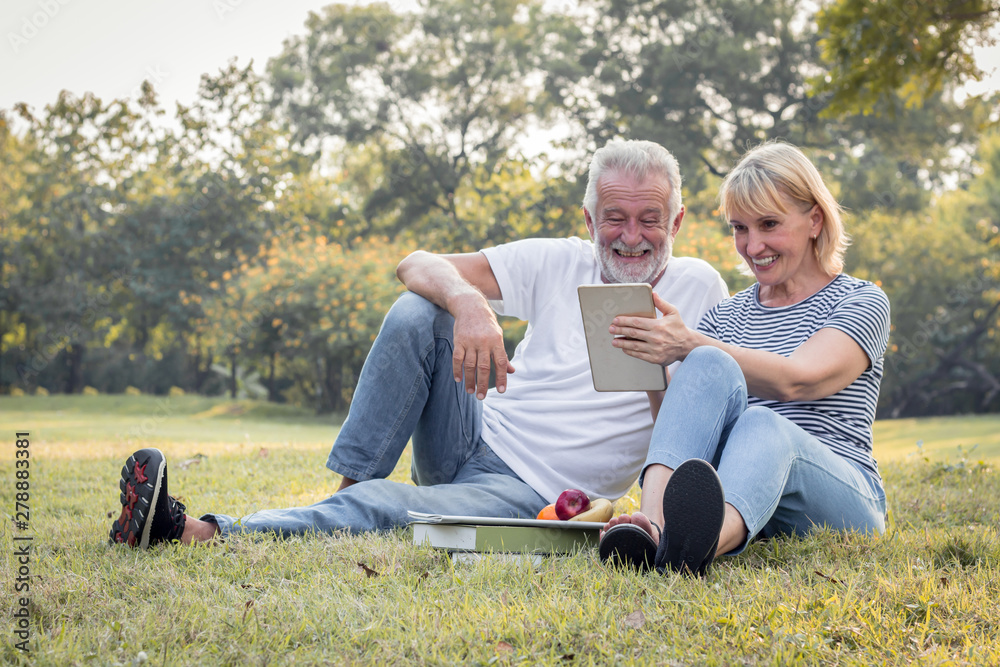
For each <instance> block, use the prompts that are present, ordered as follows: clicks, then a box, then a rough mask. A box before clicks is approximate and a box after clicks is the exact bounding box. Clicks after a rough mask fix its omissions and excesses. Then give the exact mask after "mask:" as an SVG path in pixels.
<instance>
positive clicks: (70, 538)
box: [0, 396, 1000, 665]
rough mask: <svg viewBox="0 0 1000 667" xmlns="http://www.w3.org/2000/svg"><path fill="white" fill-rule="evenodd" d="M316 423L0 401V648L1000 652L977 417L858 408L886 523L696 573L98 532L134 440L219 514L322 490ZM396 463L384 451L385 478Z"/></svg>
mask: <svg viewBox="0 0 1000 667" xmlns="http://www.w3.org/2000/svg"><path fill="white" fill-rule="evenodd" d="M338 424H339V420H337V419H332V418H327V419H323V418H318V417H315V416H313V415H310V414H308V413H304V412H301V411H298V410H295V409H293V408H285V407H282V406H268V405H266V404H256V403H247V402H237V403H233V402H230V401H225V400H220V399H205V398H200V397H191V396H180V397H170V398H156V397H131V396H130V397H124V396H94V397H92V396H75V397H57V396H52V397H44V398H43V397H18V398H9V397H4V398H0V427H2V428H0V432H2V433H4V434H5V435H4V437H3V439H2V445H0V479H2V480H3V484H2V485H0V503H2V506H3V508H4V509H3V511H4V513H5V514H6V515H13V514H14V511H15V501H16V499H15V493H17V492H18V491H16V489H15V486H14V485H15V468H14V461H15V451H16V449H15V443H14V440H15V435H14V434H15V432H19V431H22V432H23V431H28V432H29V433H30V436H29V440H30V454H31V459H30V461H31V468H30V473H31V476H30V500H29V503H30V509H31V519H30V528H29V529H28V530H27V531H17V530H15V529H14V528H13V526H12V524H11V522H10V521H5V522H3V535H4V540H5V541H4V558H3V561H2V567H3V579H4V582H5V593H4V595H3V596H0V615H2V616H3V617H4V618H6V619H8V620H9V621H10V619H13V618H14V617H13V614H14V613H15V612H17V611H18V610H19V609H20V607H19V599H18V595H14V594H12V593H11V591H13V582H15V581H16V580H17V577H18V571H19V567H20V564H19V563H18V562H17V560H16V558H15V557H14V556H13V552H14V549H13V547H12V545H16V544H22V543H23V541H19V542H17V543H15V542H14V540H13V538H14V537H24V536H26V535H28V536H31V537H32V538H33V541H32V547H33V552H32V554H31V561H30V565H29V568H30V575H29V577H30V578H29V580H28V581H29V583H30V591H29V593H28V596H29V598H28V599H29V604H28V607H27V608H28V611H29V614H30V618H31V625H30V628H31V637H30V640H29V645H28V646H29V648H30V653H27V654H25V653H22V652H20V651H19V650H17V649H16V648H15V644H16V643H17V642H18V641H20V639H19V638H18V637H17V636H16V635H15V634H14V630H15V629H16V624H15V623H9V624H8V626H7V628H9V629H7V628H5V630H4V634H3V636H2V639H0V662H3V663H6V664H33V665H69V664H80V665H87V664H94V665H98V664H99V665H109V664H119V665H133V664H135V665H137V664H141V663H143V662H144V661H145V662H147V663H148V664H153V665H167V664H169V665H204V664H207V665H213V664H226V665H229V664H245V663H250V664H289V665H291V664H329V665H340V664H386V663H389V664H410V663H413V664H514V663H523V664H559V665H567V664H573V665H576V664H579V665H589V664H663V665H688V664H691V665H702V664H719V665H733V664H736V665H773V664H782V665H783V664H825V665H834V664H837V665H840V664H873V663H877V664H969V665H979V664H998V663H1000V610H998V608H997V605H996V600H997V599H998V597H1000V576H998V575H1000V537H998V533H997V526H998V520H1000V478H998V476H997V474H996V473H995V472H994V466H995V464H996V462H997V457H998V456H1000V439H998V435H997V433H998V432H1000V419H998V418H997V417H995V416H992V417H963V418H950V419H927V420H899V421H894V422H880V423H879V424H877V427H876V434H877V435H876V438H877V443H878V444H877V452H876V453H877V456H878V458H879V461H880V465H881V467H882V469H883V475H884V477H885V480H886V487H887V493H888V495H889V499H890V504H891V510H890V526H889V530H888V531H887V533H886V534H885V535H883V536H879V537H863V536H858V535H841V534H837V533H832V532H828V531H818V532H815V533H813V534H812V535H810V536H809V537H807V538H805V539H777V540H771V541H769V542H757V543H754V544H753V545H751V547H750V548H749V549H748V550H747V551H746V552H745V553H744V554H742V555H740V556H738V557H735V558H728V559H722V560H721V561H719V562H718V563H717V565H716V566H715V567H714V568H713V570H712V572H711V574H710V575H709V577H708V578H707V579H706V580H704V581H701V580H690V579H685V578H681V577H677V576H673V575H671V576H659V575H635V574H630V573H620V572H614V571H610V570H608V569H607V568H605V567H603V566H602V565H601V564H600V562H599V561H598V559H597V557H596V554H594V553H592V552H589V551H587V552H581V553H578V554H576V555H573V556H569V557H558V558H549V559H546V560H545V561H544V562H542V564H541V565H538V566H531V565H528V564H525V563H517V562H507V561H505V560H502V559H500V558H498V557H495V556H488V557H487V558H485V559H484V560H482V561H480V562H479V563H476V564H464V565H457V564H454V563H452V562H451V560H450V559H449V558H448V557H447V556H446V555H445V554H442V553H440V552H437V551H434V550H432V549H430V548H427V547H416V546H414V545H412V544H411V543H410V541H409V540H408V539H407V538H408V535H407V533H406V531H398V532H396V533H391V534H387V535H369V536H362V537H346V536H308V537H305V538H296V539H292V540H286V541H276V540H272V539H266V538H254V537H237V538H233V539H230V540H228V541H227V542H225V543H223V544H221V545H217V546H215V547H207V548H206V547H199V548H188V547H178V546H164V547H157V548H154V549H152V550H151V551H149V552H146V553H136V552H134V551H130V550H125V549H121V548H111V547H109V546H108V545H107V544H106V536H107V532H108V529H109V527H110V523H111V518H113V517H115V516H117V513H118V510H119V509H120V506H118V505H117V496H118V490H117V478H118V472H119V470H120V468H121V464H122V461H123V460H124V458H125V457H127V455H128V454H129V453H130V452H131V451H133V450H134V449H136V448H139V447H143V446H156V447H159V448H161V449H163V450H164V451H165V452H166V453H167V455H168V457H169V460H170V463H171V468H170V488H171V491H172V492H173V493H175V494H180V495H181V496H182V497H183V500H184V501H185V502H186V503H187V504H188V508H189V510H190V511H191V512H192V513H194V514H196V515H197V514H200V513H201V512H205V511H224V512H227V513H232V514H242V513H247V512H251V511H253V510H254V509H256V508H260V507H265V506H289V505H301V504H307V503H310V502H313V501H315V500H318V499H320V498H323V497H326V496H327V495H329V494H330V493H331V492H332V491H333V489H334V488H335V487H336V483H337V482H338V478H337V477H336V476H335V475H333V474H332V473H330V472H329V471H327V470H326V468H325V467H324V462H325V459H326V455H327V453H328V450H329V446H330V444H331V443H332V441H333V439H334V437H335V436H336V432H337V427H338ZM918 441H922V446H921V447H920V448H919V449H918V446H917V442H918ZM973 445H979V446H978V447H977V448H976V449H974V450H972V454H971V455H968V456H967V455H966V453H968V452H969V450H970V449H971V448H972V447H973ZM959 446H961V447H962V449H961V451H960V450H959V449H958V447H959ZM406 477H407V462H406V461H405V460H403V461H401V462H400V465H399V466H398V467H397V469H396V471H395V472H394V473H393V478H394V479H397V480H400V481H402V480H405V479H406ZM636 498H637V494H636V493H635V490H633V492H632V493H631V494H629V496H627V497H626V498H625V499H623V500H621V501H619V503H618V508H619V509H620V510H630V509H632V508H633V507H634V504H635V500H636ZM20 595H24V594H23V593H21V594H20Z"/></svg>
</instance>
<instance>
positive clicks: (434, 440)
mask: <svg viewBox="0 0 1000 667" xmlns="http://www.w3.org/2000/svg"><path fill="white" fill-rule="evenodd" d="M454 323H455V321H454V319H453V318H452V317H451V315H449V314H448V313H447V312H446V311H445V310H443V309H441V308H439V307H437V306H435V305H434V304H433V303H431V302H430V301H427V300H426V299H424V298H423V297H420V296H417V295H416V294H412V293H409V292H407V293H404V294H403V295H401V296H400V297H399V299H398V300H397V301H396V303H395V304H393V306H392V308H391V309H390V310H389V312H388V314H387V315H386V317H385V320H384V321H383V323H382V328H381V330H380V331H379V334H378V336H377V337H376V339H375V343H374V344H373V345H372V349H371V352H370V353H369V355H368V358H367V359H366V360H365V365H364V367H363V369H362V371H361V377H360V378H359V379H358V387H357V390H356V391H355V394H354V400H353V401H352V403H351V410H350V413H349V414H348V417H347V419H346V420H345V421H344V424H343V426H342V427H341V430H340V433H339V434H338V436H337V440H336V442H335V443H334V446H333V449H332V450H331V452H330V456H329V458H328V459H327V467H328V468H330V469H331V470H333V471H334V472H337V473H340V474H342V475H344V476H345V477H349V478H351V479H355V480H358V481H359V483H358V484H355V485H353V486H349V487H347V488H346V489H344V490H342V491H338V492H337V493H336V494H334V495H332V496H330V497H329V498H326V499H325V500H321V501H319V502H317V503H315V504H313V505H309V506H307V507H293V508H290V509H278V510H263V511H259V512H255V513H253V514H251V515H249V516H245V517H243V518H241V519H235V518H234V517H231V516H226V515H222V514H206V515H205V516H203V517H202V519H205V520H209V521H214V522H215V523H217V524H218V526H219V528H220V529H221V531H222V534H223V535H226V534H228V533H231V532H236V531H262V532H274V533H278V534H280V535H284V536H287V535H295V534H301V533H307V532H321V533H329V532H334V531H347V532H350V533H361V532H367V531H376V530H389V529H392V528H396V527H399V526H404V525H406V524H407V523H409V517H408V516H407V510H414V511H417V512H427V513H433V514H460V515H471V516H494V517H523V518H532V519H533V518H535V516H537V514H538V512H539V511H540V510H541V509H542V507H544V506H545V504H546V501H545V499H544V498H542V497H541V496H540V495H538V494H537V493H536V492H535V490H534V489H532V488H531V487H530V486H528V484H526V483H525V482H523V481H522V480H521V478H520V477H518V476H517V475H516V474H515V473H514V472H513V471H512V470H511V469H510V468H509V467H508V466H507V464H506V463H504V462H503V461H501V460H500V458H499V457H498V456H497V455H496V454H494V453H493V450H491V449H490V448H489V446H488V445H486V443H484V442H483V441H482V439H481V437H480V434H481V433H482V404H481V403H480V402H479V401H478V400H477V399H476V397H475V396H474V395H470V394H467V393H466V392H465V387H464V384H461V383H457V382H455V380H454V376H453V373H452V335H453V331H454ZM411 436H412V440H413V443H412V444H413V452H412V461H413V463H412V477H413V481H414V482H416V484H417V486H414V485H412V484H403V483H399V482H390V481H388V480H387V479H385V478H386V477H388V476H389V474H390V473H391V472H392V470H393V469H394V468H395V467H396V464H397V463H398V461H399V457H400V455H401V454H402V452H403V449H404V448H405V447H406V444H407V442H408V441H410V439H411Z"/></svg>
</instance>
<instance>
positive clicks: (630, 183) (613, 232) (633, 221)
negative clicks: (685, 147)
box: [585, 172, 684, 285]
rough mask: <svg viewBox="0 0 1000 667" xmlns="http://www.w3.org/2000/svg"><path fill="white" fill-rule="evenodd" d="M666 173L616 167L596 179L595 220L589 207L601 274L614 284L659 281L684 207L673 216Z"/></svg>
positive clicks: (668, 258) (590, 222) (590, 229)
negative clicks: (641, 175)
mask: <svg viewBox="0 0 1000 667" xmlns="http://www.w3.org/2000/svg"><path fill="white" fill-rule="evenodd" d="M669 196H670V184H669V183H668V182H667V179H666V177H664V176H660V175H658V174H652V175H650V176H649V177H647V178H646V179H644V180H641V181H640V180H638V179H636V178H635V177H633V176H630V175H629V174H623V173H615V172H611V173H608V174H605V175H604V176H602V177H601V180H600V181H599V182H598V183H597V206H596V208H595V211H594V213H595V215H596V217H597V219H596V220H594V219H591V216H590V214H589V213H588V212H585V215H586V219H587V229H588V230H589V231H590V236H591V238H593V239H594V243H595V244H596V246H597V260H598V263H599V264H600V267H601V277H602V278H603V279H604V281H605V282H609V283H649V284H651V285H654V284H656V281H657V280H659V278H660V276H661V275H663V271H664V269H666V267H667V262H668V261H669V260H670V255H671V252H672V251H673V245H674V237H675V236H677V230H678V229H680V226H681V219H682V218H683V217H684V207H683V206H682V207H681V210H680V211H679V212H678V213H677V214H676V215H675V216H674V218H673V219H670V214H669V212H668V211H667V200H668V198H669Z"/></svg>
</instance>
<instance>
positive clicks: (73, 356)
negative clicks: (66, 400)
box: [65, 344, 83, 394]
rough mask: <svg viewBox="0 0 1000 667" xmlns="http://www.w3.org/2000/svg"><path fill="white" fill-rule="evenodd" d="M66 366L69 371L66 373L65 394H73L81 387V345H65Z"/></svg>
mask: <svg viewBox="0 0 1000 667" xmlns="http://www.w3.org/2000/svg"><path fill="white" fill-rule="evenodd" d="M66 367H67V368H68V369H69V373H67V375H66V388H65V392H66V393H67V394H75V393H76V392H77V391H78V390H79V389H81V386H80V385H81V383H82V374H83V345H82V344H80V345H68V346H66Z"/></svg>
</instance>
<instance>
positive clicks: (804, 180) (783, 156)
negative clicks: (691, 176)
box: [719, 142, 851, 275]
mask: <svg viewBox="0 0 1000 667" xmlns="http://www.w3.org/2000/svg"><path fill="white" fill-rule="evenodd" d="M787 200H791V201H792V202H793V203H795V204H801V207H800V210H802V211H808V210H809V209H811V208H812V207H813V206H819V208H820V210H821V211H822V212H823V228H822V230H821V231H820V234H819V237H818V238H817V239H816V245H815V251H816V258H817V259H818V260H819V264H820V267H822V269H823V270H824V271H825V272H827V273H829V274H831V275H837V274H839V273H841V272H842V271H843V270H844V252H845V251H846V250H847V246H848V245H850V243H851V238H850V236H848V235H847V232H846V231H845V230H844V222H843V219H842V217H841V211H842V210H843V209H841V207H840V204H838V203H837V200H836V199H834V198H833V195H832V194H830V190H829V188H827V187H826V184H825V183H824V182H823V177H822V176H820V174H819V171H818V170H817V169H816V167H815V166H814V165H813V163H812V162H810V161H809V158H807V157H806V156H805V154H804V153H803V152H802V151H801V150H799V149H798V148H796V147H795V146H792V145H791V144H786V143H782V142H770V143H766V144H762V145H760V146H757V147H756V148H754V149H753V150H751V151H750V152H748V153H747V154H746V155H744V156H743V159H742V160H740V162H739V164H737V165H736V167H734V168H733V170H732V171H730V172H729V174H727V175H726V179H725V180H724V181H723V182H722V187H720V188H719V211H720V212H721V213H722V215H723V216H724V217H725V218H726V219H727V220H728V219H729V218H730V216H731V214H732V213H733V212H734V211H742V212H753V213H762V212H764V211H776V212H778V213H788V206H787Z"/></svg>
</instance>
